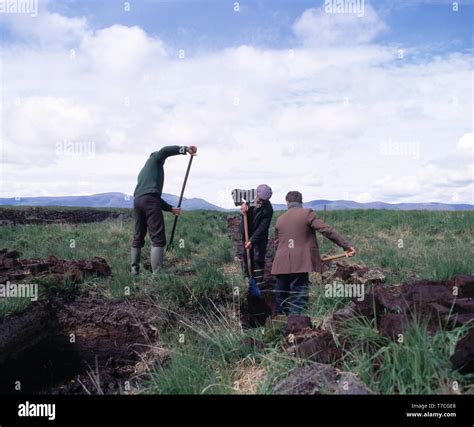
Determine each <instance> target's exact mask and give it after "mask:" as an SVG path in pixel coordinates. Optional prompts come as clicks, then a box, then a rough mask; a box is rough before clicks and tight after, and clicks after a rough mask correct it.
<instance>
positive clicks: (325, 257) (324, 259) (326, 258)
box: [321, 252, 347, 261]
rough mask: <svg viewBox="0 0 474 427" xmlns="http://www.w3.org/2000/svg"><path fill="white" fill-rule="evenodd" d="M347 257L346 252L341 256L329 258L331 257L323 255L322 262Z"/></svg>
mask: <svg viewBox="0 0 474 427" xmlns="http://www.w3.org/2000/svg"><path fill="white" fill-rule="evenodd" d="M346 257H347V254H346V253H345V252H344V253H342V254H339V255H332V256H329V255H323V256H322V257H321V260H322V261H333V260H335V259H340V258H346Z"/></svg>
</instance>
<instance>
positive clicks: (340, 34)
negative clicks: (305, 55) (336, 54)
mask: <svg viewBox="0 0 474 427" xmlns="http://www.w3.org/2000/svg"><path fill="white" fill-rule="evenodd" d="M361 3H363V4H365V2H361ZM331 10H332V9H330V10H329V11H331ZM356 12H357V11H356ZM293 30H294V32H295V33H296V35H297V36H299V37H300V38H301V39H302V40H303V42H304V43H305V44H306V45H310V46H328V45H337V46H340V45H357V44H361V43H368V42H370V41H371V40H373V39H374V38H375V37H376V36H378V35H379V34H380V33H382V32H383V31H386V30H387V25H386V24H385V22H384V21H383V20H382V19H381V18H380V17H379V16H378V15H377V13H376V12H375V10H374V9H373V8H372V6H371V5H370V4H365V5H364V7H363V9H361V13H328V10H327V8H326V7H325V6H324V5H323V6H321V7H319V8H317V9H308V10H306V11H305V12H304V13H303V14H302V15H301V17H300V18H299V19H298V20H297V21H296V22H295V24H294V25H293Z"/></svg>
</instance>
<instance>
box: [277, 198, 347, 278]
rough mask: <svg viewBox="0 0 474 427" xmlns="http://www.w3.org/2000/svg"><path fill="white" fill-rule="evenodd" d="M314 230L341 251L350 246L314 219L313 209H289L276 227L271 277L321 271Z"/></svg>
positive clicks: (318, 220)
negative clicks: (275, 247)
mask: <svg viewBox="0 0 474 427" xmlns="http://www.w3.org/2000/svg"><path fill="white" fill-rule="evenodd" d="M315 231H319V232H320V233H321V234H323V235H324V236H325V237H327V238H328V239H329V240H331V241H333V242H334V243H335V244H336V245H338V246H341V247H342V248H344V250H347V249H349V248H350V247H351V244H350V243H349V242H348V241H347V240H345V239H344V238H342V237H341V236H340V235H339V234H338V233H337V232H336V231H335V230H334V229H333V228H332V227H331V226H330V225H328V224H326V223H325V222H324V221H322V220H320V219H319V218H317V217H316V215H315V213H314V212H313V210H312V209H307V208H300V207H292V208H290V209H288V211H287V212H285V213H284V214H283V215H282V216H280V217H279V218H278V220H277V222H276V225H275V237H276V239H277V244H278V247H277V250H276V253H275V258H274V260H273V265H272V274H291V273H307V272H310V271H316V272H321V257H320V255H319V248H318V242H317V240H316V234H315Z"/></svg>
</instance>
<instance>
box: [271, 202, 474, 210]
mask: <svg viewBox="0 0 474 427" xmlns="http://www.w3.org/2000/svg"><path fill="white" fill-rule="evenodd" d="M325 205H326V209H327V210H332V211H334V210H344V209H388V210H394V211H415V210H428V211H472V210H474V205H469V204H449V203H384V202H369V203H358V202H353V201H351V200H334V201H331V200H311V201H309V202H306V203H304V206H305V207H306V208H311V209H314V210H323V209H324V206H325ZM273 209H275V210H283V209H286V205H283V204H275V205H273Z"/></svg>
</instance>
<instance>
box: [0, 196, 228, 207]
mask: <svg viewBox="0 0 474 427" xmlns="http://www.w3.org/2000/svg"><path fill="white" fill-rule="evenodd" d="M162 197H163V199H165V200H166V201H167V202H168V203H169V204H171V205H173V206H176V205H177V204H178V200H179V197H178V196H175V195H173V194H167V193H163V195H162ZM0 205H8V206H75V207H94V208H133V197H132V196H128V195H126V194H124V193H100V194H93V195H91V196H64V197H22V198H20V199H18V200H17V199H15V198H4V199H2V198H0ZM182 208H183V209H184V210H197V209H206V210H213V211H223V210H224V209H223V208H221V207H219V206H216V205H213V204H212V203H209V202H207V201H206V200H203V199H199V198H190V199H187V198H186V197H185V198H184V199H183V205H182Z"/></svg>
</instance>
